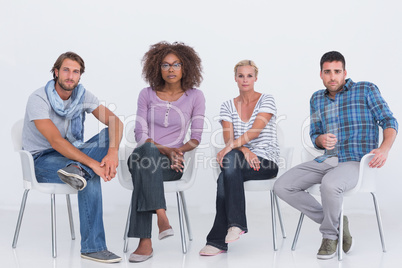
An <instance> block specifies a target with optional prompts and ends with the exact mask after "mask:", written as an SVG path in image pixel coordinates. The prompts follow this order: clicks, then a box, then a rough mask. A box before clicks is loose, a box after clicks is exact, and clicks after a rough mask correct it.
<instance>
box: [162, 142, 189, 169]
mask: <svg viewBox="0 0 402 268" xmlns="http://www.w3.org/2000/svg"><path fill="white" fill-rule="evenodd" d="M159 151H160V152H161V153H162V154H164V155H166V156H167V157H168V158H169V159H170V162H171V165H170V168H171V169H173V170H175V171H176V172H183V168H184V165H183V163H184V154H183V152H182V151H181V150H180V149H178V148H169V147H165V146H162V147H161V148H159Z"/></svg>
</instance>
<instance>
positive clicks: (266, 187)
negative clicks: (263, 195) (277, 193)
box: [244, 178, 277, 191]
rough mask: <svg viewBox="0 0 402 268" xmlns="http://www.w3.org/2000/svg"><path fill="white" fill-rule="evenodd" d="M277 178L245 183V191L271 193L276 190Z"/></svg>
mask: <svg viewBox="0 0 402 268" xmlns="http://www.w3.org/2000/svg"><path fill="white" fill-rule="evenodd" d="M276 180H277V178H272V179H269V180H251V181H246V182H244V189H245V190H246V191H270V190H272V189H273V188H274V184H275V181H276Z"/></svg>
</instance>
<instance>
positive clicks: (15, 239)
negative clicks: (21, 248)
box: [13, 189, 29, 248]
mask: <svg viewBox="0 0 402 268" xmlns="http://www.w3.org/2000/svg"><path fill="white" fill-rule="evenodd" d="M28 193H29V189H26V190H25V191H24V194H23V196H22V201H21V207H20V213H19V215H18V220H17V225H16V226H15V233H14V239H13V248H16V247H17V241H18V236H19V235H20V229H21V222H22V218H23V217H24V211H25V204H26V202H27V198H28Z"/></svg>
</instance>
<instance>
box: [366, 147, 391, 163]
mask: <svg viewBox="0 0 402 268" xmlns="http://www.w3.org/2000/svg"><path fill="white" fill-rule="evenodd" d="M370 154H375V155H374V157H373V159H371V161H370V163H369V167H371V168H380V167H382V166H384V164H385V162H386V161H387V158H388V151H385V150H382V149H381V148H378V149H374V150H372V151H371V152H370Z"/></svg>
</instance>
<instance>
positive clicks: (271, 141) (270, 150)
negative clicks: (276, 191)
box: [219, 94, 279, 164]
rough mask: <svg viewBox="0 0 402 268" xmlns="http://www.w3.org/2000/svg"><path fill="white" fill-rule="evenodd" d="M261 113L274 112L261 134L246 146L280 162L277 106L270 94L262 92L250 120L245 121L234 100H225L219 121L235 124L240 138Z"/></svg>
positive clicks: (234, 126)
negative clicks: (241, 117) (277, 136)
mask: <svg viewBox="0 0 402 268" xmlns="http://www.w3.org/2000/svg"><path fill="white" fill-rule="evenodd" d="M259 113H269V114H272V117H271V120H269V122H268V124H267V125H266V126H265V128H264V129H263V130H262V131H261V133H260V135H259V136H258V137H257V138H255V139H253V140H251V141H249V142H248V143H247V144H245V145H244V146H245V147H247V148H248V149H250V151H252V152H253V153H255V154H256V155H257V156H259V157H262V158H264V159H268V160H271V161H273V162H275V163H276V164H278V158H279V146H278V140H277V138H276V106H275V100H274V98H273V97H272V96H271V95H269V94H261V96H260V98H259V100H258V102H257V104H256V105H255V108H254V111H253V114H252V115H251V117H250V120H249V121H248V122H243V121H242V120H241V119H240V116H239V114H238V113H237V110H236V107H235V104H234V100H233V99H232V100H228V101H225V102H224V103H223V104H222V105H221V111H220V119H219V121H220V122H222V120H223V121H227V122H230V123H232V124H233V131H234V138H235V139H238V138H239V137H240V136H241V135H243V134H244V133H245V132H246V131H248V130H249V129H251V127H252V126H253V123H254V120H255V118H256V116H257V115H258V114H259Z"/></svg>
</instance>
